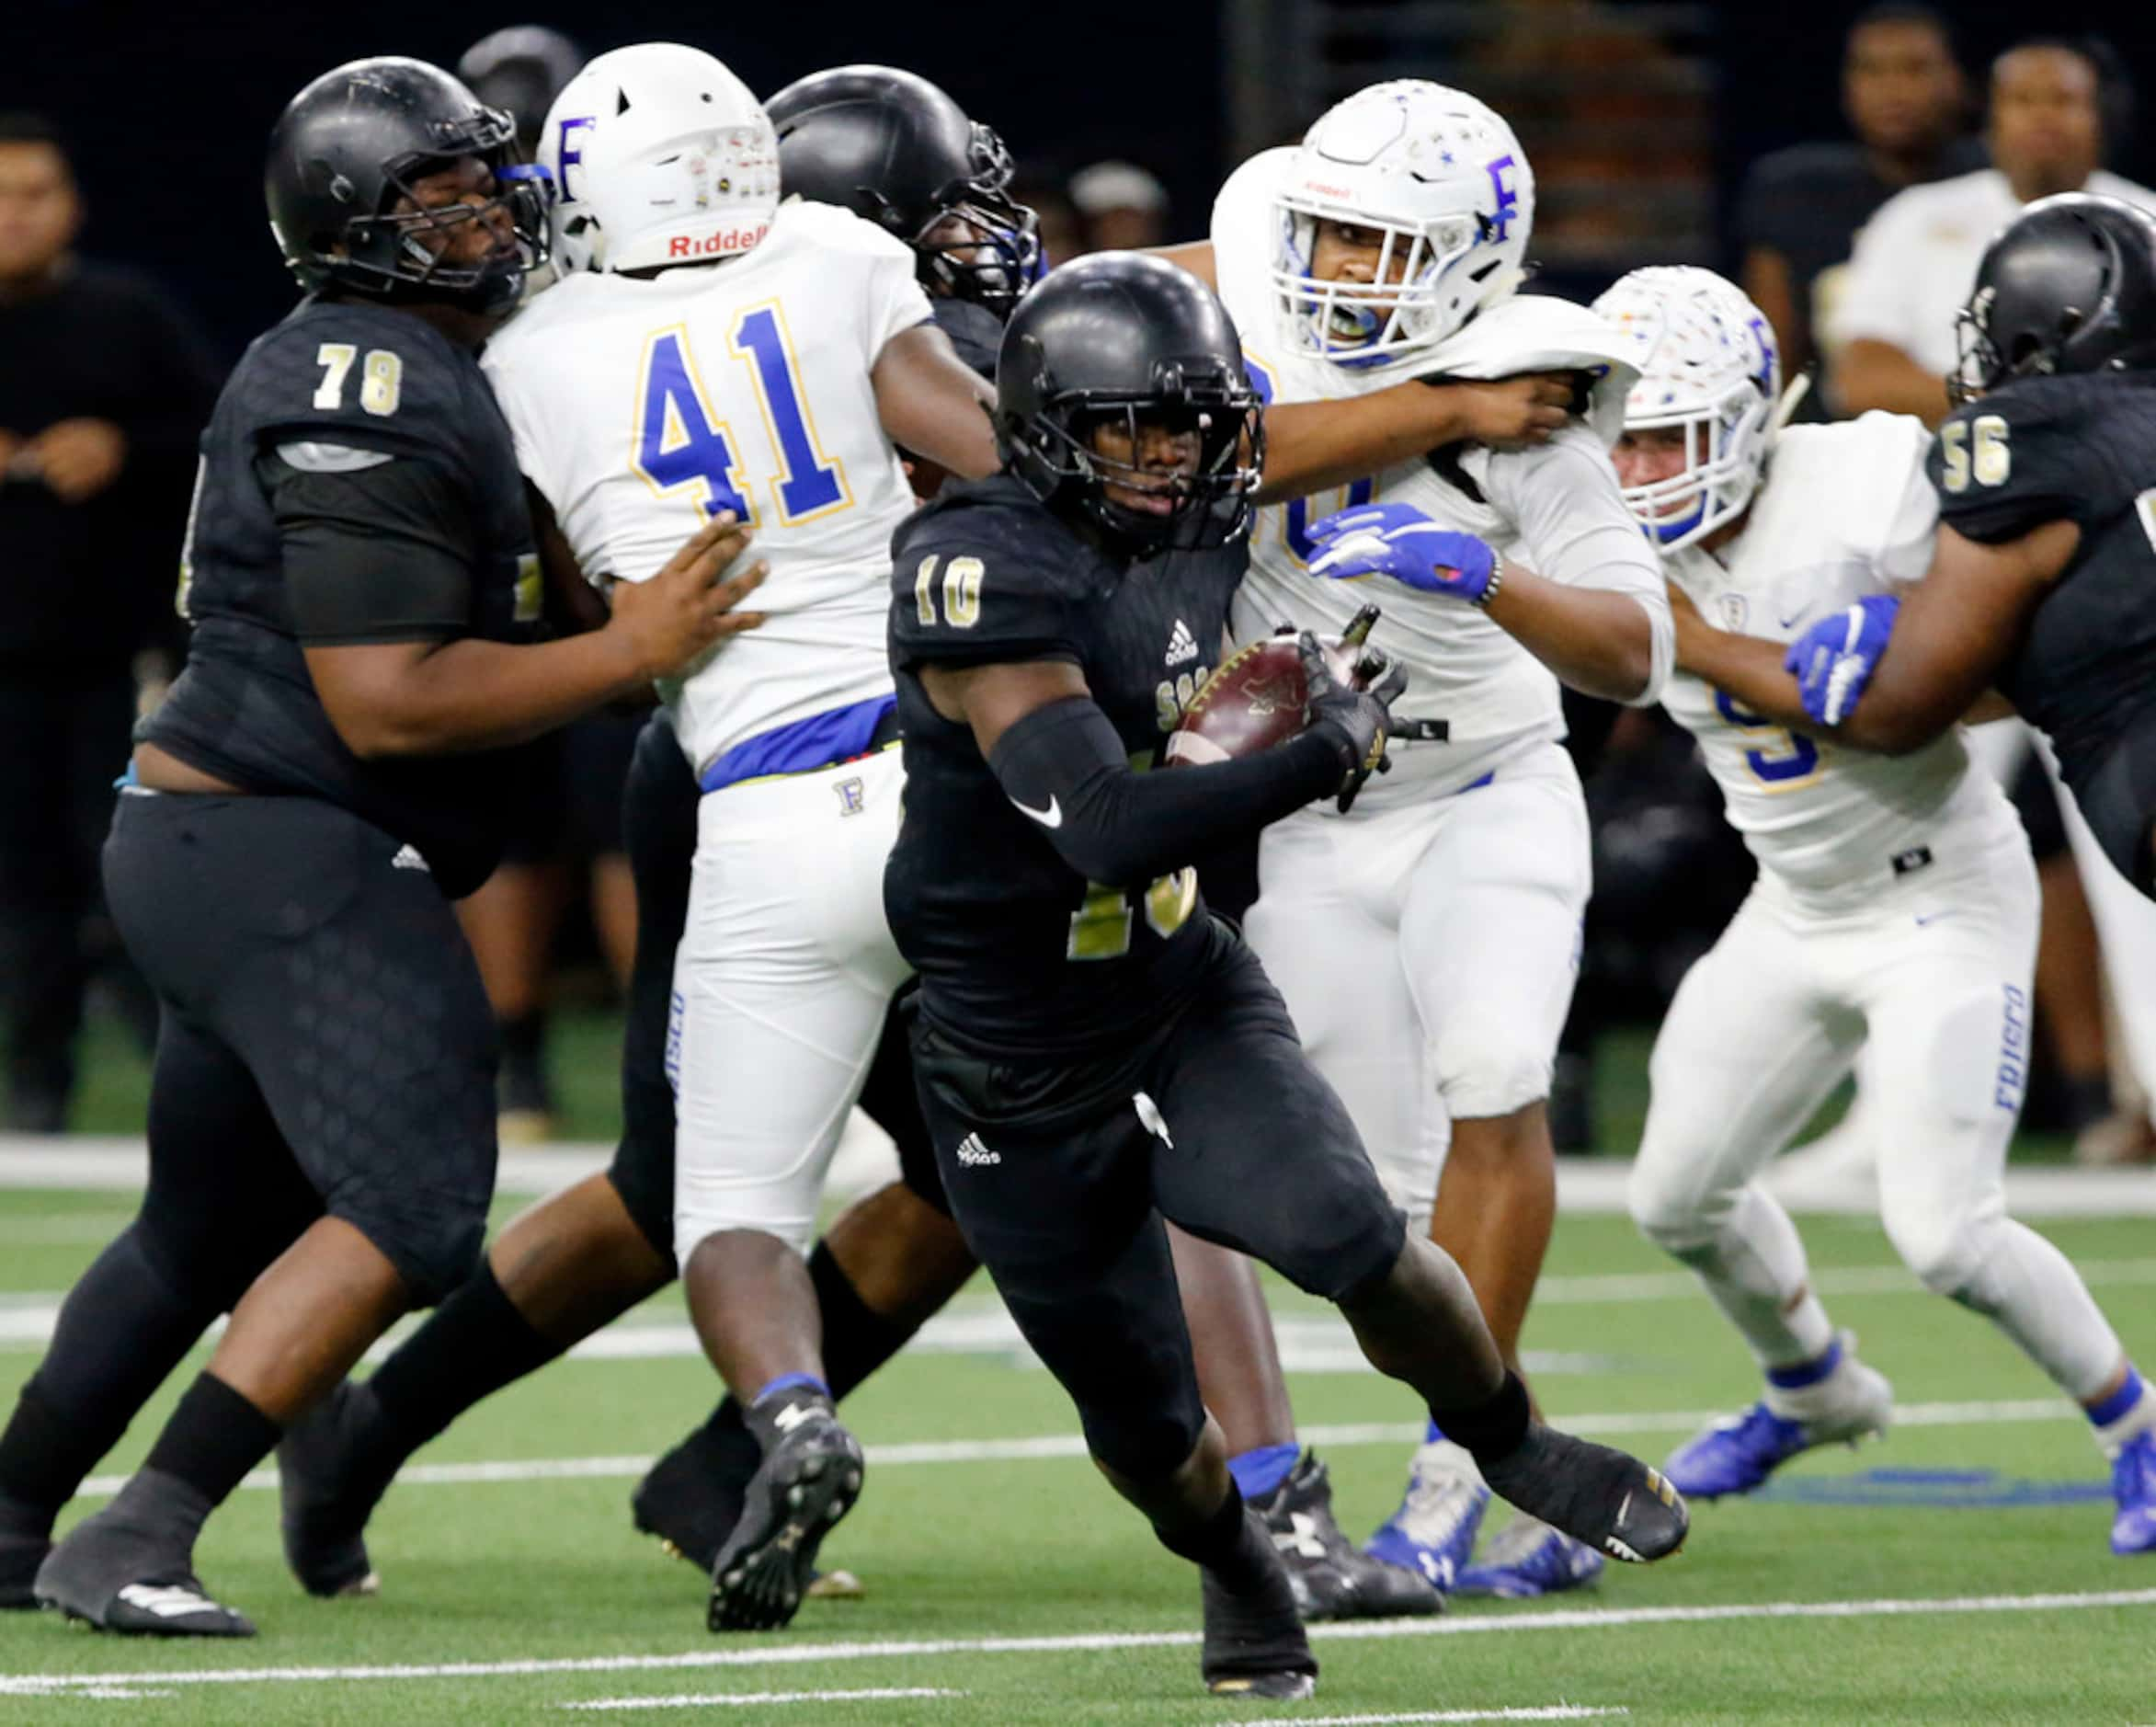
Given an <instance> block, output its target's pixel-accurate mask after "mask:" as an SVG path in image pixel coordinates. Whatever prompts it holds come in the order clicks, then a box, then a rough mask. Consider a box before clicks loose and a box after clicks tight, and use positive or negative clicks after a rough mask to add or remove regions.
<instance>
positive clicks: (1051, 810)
mask: <svg viewBox="0 0 2156 1727" xmlns="http://www.w3.org/2000/svg"><path fill="white" fill-rule="evenodd" d="M1010 806H1011V808H1013V809H1015V810H1016V811H1018V813H1019V814H1020V815H1021V816H1031V817H1032V818H1033V819H1034V820H1035V821H1037V822H1039V823H1040V824H1041V826H1042V827H1044V828H1060V827H1062V826H1063V806H1062V805H1061V804H1060V803H1058V802H1057V801H1056V800H1055V798H1053V797H1051V798H1050V799H1049V800H1048V807H1047V808H1045V809H1035V808H1034V807H1033V806H1032V805H1031V804H1021V803H1020V802H1019V801H1018V799H1017V798H1015V797H1014V798H1012V799H1011V800H1010Z"/></svg>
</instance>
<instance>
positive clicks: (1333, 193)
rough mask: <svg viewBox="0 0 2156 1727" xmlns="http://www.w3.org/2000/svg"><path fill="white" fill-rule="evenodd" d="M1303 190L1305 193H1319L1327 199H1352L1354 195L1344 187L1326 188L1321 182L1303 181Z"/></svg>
mask: <svg viewBox="0 0 2156 1727" xmlns="http://www.w3.org/2000/svg"><path fill="white" fill-rule="evenodd" d="M1303 189H1304V190H1305V191H1306V192H1321V193H1323V194H1324V195H1325V196H1326V197H1327V198H1352V197H1353V196H1354V195H1355V194H1354V193H1353V192H1352V190H1351V189H1348V188H1347V187H1345V186H1328V185H1326V184H1325V182H1324V181H1323V180H1305V181H1304V182H1303Z"/></svg>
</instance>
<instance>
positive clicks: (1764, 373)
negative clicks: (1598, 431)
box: [1594, 264, 1782, 552]
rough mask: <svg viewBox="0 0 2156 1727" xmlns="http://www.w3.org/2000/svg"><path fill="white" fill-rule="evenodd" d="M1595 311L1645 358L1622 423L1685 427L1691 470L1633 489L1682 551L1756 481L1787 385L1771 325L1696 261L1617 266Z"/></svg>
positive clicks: (1657, 534) (1737, 504)
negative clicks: (1618, 273) (1620, 270)
mask: <svg viewBox="0 0 2156 1727" xmlns="http://www.w3.org/2000/svg"><path fill="white" fill-rule="evenodd" d="M1594 310H1595V311H1596V312H1597V313H1598V314H1600V315H1602V316H1603V317H1604V318H1606V319H1607V320H1608V321H1609V322H1610V323H1611V324H1613V325H1614V326H1616V328H1617V331H1618V333H1619V335H1620V336H1621V337H1623V339H1624V340H1625V342H1626V344H1627V346H1628V349H1629V350H1630V352H1631V357H1632V362H1633V364H1634V365H1636V366H1637V367H1638V368H1639V382H1638V383H1636V384H1634V385H1633V386H1632V393H1631V395H1628V396H1626V399H1625V429H1626V431H1627V432H1638V431H1653V430H1658V429H1663V428H1667V427H1682V428H1683V431H1684V466H1683V469H1681V470H1680V471H1679V472H1678V473H1676V474H1673V475H1671V476H1670V477H1669V478H1668V479H1665V480H1655V481H1652V482H1650V483H1648V484H1647V485H1643V486H1626V488H1625V501H1626V503H1627V504H1629V505H1630V506H1631V507H1632V513H1633V514H1634V515H1636V516H1637V517H1638V518H1639V520H1640V525H1641V526H1642V527H1644V528H1645V529H1646V530H1647V533H1648V538H1649V539H1651V540H1653V541H1654V542H1655V543H1656V544H1658V545H1659V546H1660V547H1661V549H1662V550H1663V551H1665V552H1674V551H1676V550H1677V549H1678V548H1679V547H1680V546H1687V545H1691V544H1693V543H1694V542H1695V541H1698V540H1702V539H1704V538H1705V536H1706V535H1708V534H1710V533H1712V532H1714V531H1715V530H1716V529H1717V528H1718V527H1720V526H1721V525H1722V524H1723V523H1724V522H1727V521H1730V520H1734V519H1735V518H1736V517H1738V516H1739V515H1741V514H1742V513H1743V511H1744V510H1745V509H1747V508H1748V507H1749V506H1750V505H1751V495H1752V493H1753V492H1754V491H1756V490H1757V489H1758V487H1759V482H1760V475H1761V474H1762V472H1763V471H1764V470H1765V467H1766V462H1767V446H1768V444H1769V443H1770V441H1771V440H1772V436H1773V430H1774V410H1775V408H1776V406H1778V405H1779V403H1780V401H1781V396H1782V358H1781V355H1780V354H1779V353H1778V352H1777V351H1776V349H1775V346H1774V326H1773V325H1771V324H1769V323H1768V322H1767V318H1766V314H1765V313H1763V312H1762V311H1761V310H1760V309H1759V308H1758V307H1757V306H1755V305H1753V304H1752V303H1751V301H1750V300H1748V299H1746V298H1745V296H1744V294H1743V292H1742V291H1741V290H1740V289H1739V288H1738V287H1737V285H1736V284H1735V283H1734V282H1731V281H1728V280H1725V279H1724V278H1722V277H1720V276H1717V275H1716V274H1715V273H1714V271H1712V270H1711V269H1696V268H1694V266H1692V265H1689V264H1679V265H1658V266H1656V267H1655V268H1653V269H1636V270H1634V271H1633V272H1632V273H1631V274H1630V275H1628V276H1623V277H1620V278H1619V279H1618V280H1617V281H1616V283H1615V284H1614V286H1613V287H1612V288H1611V289H1610V290H1609V292H1607V293H1605V294H1603V297H1602V298H1601V299H1599V300H1597V301H1596V302H1595V303H1594Z"/></svg>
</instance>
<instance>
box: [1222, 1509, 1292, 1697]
mask: <svg viewBox="0 0 2156 1727" xmlns="http://www.w3.org/2000/svg"><path fill="white" fill-rule="evenodd" d="M1244 1515H1246V1516H1250V1517H1257V1513H1256V1512H1254V1511H1250V1510H1249V1509H1248V1508H1246V1510H1245V1512H1244ZM1258 1521H1259V1523H1260V1525H1261V1527H1262V1526H1263V1522H1264V1520H1263V1519H1262V1518H1258ZM1266 1546H1267V1548H1268V1549H1270V1548H1271V1546H1272V1543H1271V1541H1270V1540H1268V1541H1267V1543H1266ZM1198 1575H1199V1579H1200V1582H1201V1586H1202V1588H1203V1601H1204V1609H1205V1641H1204V1647H1203V1653H1201V1655H1200V1656H1199V1671H1200V1672H1201V1673H1203V1675H1204V1677H1205V1688H1206V1689H1207V1690H1208V1691H1210V1692H1212V1694H1213V1695H1214V1696H1215V1697H1235V1698H1243V1697H1262V1698H1284V1699H1288V1700H1291V1701H1292V1700H1294V1699H1295V1698H1306V1697H1310V1696H1313V1695H1315V1694H1316V1692H1317V1689H1318V1657H1317V1656H1316V1655H1314V1654H1312V1653H1310V1640H1309V1638H1308V1637H1307V1636H1306V1635H1305V1633H1304V1630H1303V1616H1302V1614H1301V1613H1300V1612H1298V1611H1297V1610H1296V1606H1295V1584H1293V1583H1292V1582H1291V1581H1290V1580H1289V1577H1288V1571H1287V1567H1286V1566H1285V1565H1284V1564H1281V1565H1274V1566H1271V1567H1269V1568H1268V1569H1267V1571H1266V1573H1265V1576H1264V1577H1263V1579H1262V1580H1261V1583H1260V1584H1259V1587H1258V1590H1257V1592H1256V1593H1255V1594H1251V1593H1244V1594H1237V1593H1235V1592H1233V1591H1231V1590H1230V1589H1229V1588H1228V1586H1227V1585H1226V1583H1224V1582H1223V1581H1222V1580H1221V1579H1220V1577H1219V1575H1218V1574H1217V1573H1214V1572H1211V1571H1207V1570H1203V1569H1201V1570H1200V1571H1199V1573H1198Z"/></svg>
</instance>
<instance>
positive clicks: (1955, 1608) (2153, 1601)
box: [0, 1589, 2156, 1697]
mask: <svg viewBox="0 0 2156 1727" xmlns="http://www.w3.org/2000/svg"><path fill="white" fill-rule="evenodd" d="M2106 1607H2156V1589H2105V1590H2096V1591H2093V1592H2090V1593H2086V1594H2078V1595H2065V1594H2056V1595H1945V1596H1932V1595H1920V1596H1886V1597H1882V1598H1877V1599H1872V1600H1861V1601H1757V1602H1750V1603H1742V1604H1735V1605H1731V1606H1728V1607H1612V1608H1601V1607H1576V1608H1570V1609H1567V1610H1562V1611H1557V1612H1549V1613H1534V1612H1529V1613H1507V1614H1489V1615H1485V1616H1478V1617H1474V1616H1467V1615H1448V1616H1445V1617H1442V1618H1427V1619H1377V1620H1360V1621H1356V1622H1353V1623H1351V1624H1347V1625H1314V1626H1312V1627H1311V1628H1310V1635H1311V1636H1312V1637H1313V1638H1318V1639H1323V1640H1325V1641H1341V1642H1350V1641H1363V1640H1364V1639H1368V1638H1395V1637H1460V1636H1478V1635H1489V1636H1507V1635H1510V1634H1511V1633H1513V1632H1518V1631H1573V1630H1622V1629H1624V1628H1626V1627H1629V1626H1638V1625H1719V1624H1728V1623H1735V1622H1738V1621H1741V1620H1749V1619H1871V1618H1899V1617H1911V1616H1959V1615H1966V1614H1997V1613H2069V1612H2076V1611H2089V1610H2096V1609H2103V1608H2106ZM1197 1642H1198V1633H1197V1632H1196V1631H1195V1630H1183V1631H1094V1632H1085V1633H1080V1634H1078V1635H1076V1636H1064V1637H946V1638H915V1639H910V1640H905V1641H900V1640H893V1641H882V1642H852V1643H792V1644H786V1643H778V1644H772V1643H765V1644H762V1645H760V1646H759V1647H754V1648H747V1649H742V1648H726V1649H711V1648H704V1649H697V1650H690V1651H687V1652H685V1653H667V1654H650V1655H588V1656H565V1657H558V1658H555V1659H552V1660H531V1661H460V1662H429V1663H414V1664H408V1665H397V1664H381V1665H372V1666H350V1667H195V1668H179V1669H177V1670H174V1671H169V1672H161V1673H99V1674H88V1673H25V1674H13V1675H7V1676H0V1697H51V1696H56V1695H62V1694H69V1693H74V1692H79V1691H85V1690H94V1689H96V1688H97V1687H110V1686H114V1685H124V1686H130V1687H147V1686H181V1687H188V1686H222V1685H322V1684H337V1683H348V1684H381V1683H385V1682H387V1683H404V1682H408V1681H411V1680H415V1679H497V1678H525V1677H531V1676H540V1675H554V1674H569V1673H671V1672H680V1671H694V1670H699V1669H713V1668H734V1667H787V1666H800V1665H804V1664H813V1663H833V1662H844V1661H891V1660H899V1659H905V1658H909V1657H916V1656H928V1655H1032V1654H1072V1653H1095V1652H1103V1651H1105V1652H1112V1651H1116V1650H1126V1649H1173V1648H1191V1647H1194V1646H1195V1645H1196V1643H1197Z"/></svg>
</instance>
